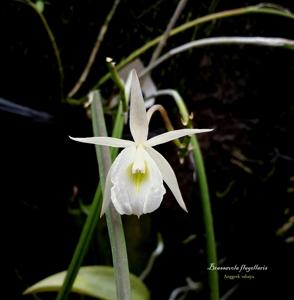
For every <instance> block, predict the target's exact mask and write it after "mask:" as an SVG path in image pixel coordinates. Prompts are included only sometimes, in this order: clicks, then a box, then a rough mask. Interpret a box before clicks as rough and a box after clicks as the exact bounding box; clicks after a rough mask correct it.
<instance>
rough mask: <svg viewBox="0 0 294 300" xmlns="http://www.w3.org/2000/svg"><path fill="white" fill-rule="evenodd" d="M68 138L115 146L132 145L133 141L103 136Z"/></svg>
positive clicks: (87, 142)
mask: <svg viewBox="0 0 294 300" xmlns="http://www.w3.org/2000/svg"><path fill="white" fill-rule="evenodd" d="M69 138H70V139H72V140H74V141H76V142H81V143H86V144H95V145H100V146H109V147H116V148H125V147H130V146H132V145H134V142H133V141H129V140H122V139H117V138H112V137H103V136H99V137H87V138H74V137H71V136H70V137H69Z"/></svg>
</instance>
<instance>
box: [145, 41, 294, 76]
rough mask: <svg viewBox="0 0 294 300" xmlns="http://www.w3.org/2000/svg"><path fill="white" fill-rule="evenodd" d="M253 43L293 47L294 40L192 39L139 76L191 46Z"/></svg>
mask: <svg viewBox="0 0 294 300" xmlns="http://www.w3.org/2000/svg"><path fill="white" fill-rule="evenodd" d="M232 44H237V45H254V46H266V47H285V48H290V49H292V50H293V49H294V48H293V47H294V41H293V40H289V39H283V38H273V37H269V38H265V37H240V36H234V37H226V36H225V37H224V36H222V37H212V38H204V39H201V40H196V41H192V42H189V43H186V44H183V45H181V46H179V47H176V48H173V49H171V50H170V51H168V52H167V53H165V54H164V55H162V56H161V57H160V58H159V59H157V60H156V61H154V62H153V63H152V64H150V65H149V66H148V67H147V68H145V69H144V70H143V71H142V72H141V73H140V74H139V77H142V76H145V75H146V74H147V73H149V72H150V71H151V70H153V69H154V68H156V67H158V66H159V65H160V64H162V63H163V62H164V61H166V60H167V59H169V58H171V57H172V56H174V55H176V54H179V53H182V52H184V51H187V50H190V49H192V48H199V47H207V46H213V45H232Z"/></svg>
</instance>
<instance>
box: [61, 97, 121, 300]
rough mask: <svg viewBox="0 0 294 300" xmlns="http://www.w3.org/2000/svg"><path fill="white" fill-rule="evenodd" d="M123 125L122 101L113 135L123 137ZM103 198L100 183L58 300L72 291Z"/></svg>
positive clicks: (112, 155) (112, 150)
mask: <svg viewBox="0 0 294 300" xmlns="http://www.w3.org/2000/svg"><path fill="white" fill-rule="evenodd" d="M123 125H124V124H123V112H122V104H121V103H120V105H119V108H118V111H117V114H116V119H115V123H114V127H113V133H112V136H113V137H117V138H119V137H121V135H122V131H123ZM117 151H118V149H117V148H112V149H111V157H112V159H114V158H115V157H116V155H117ZM101 199H102V191H101V185H100V183H99V185H98V187H97V190H96V193H95V196H94V200H93V204H92V205H91V208H90V211H89V215H88V217H87V219H86V222H85V225H84V227H83V230H82V232H81V235H80V239H79V242H78V244H77V246H76V249H75V251H74V255H73V258H72V260H71V262H70V265H69V267H68V271H67V273H66V277H65V280H64V282H63V285H62V288H61V290H60V291H59V294H58V296H57V298H56V300H66V299H67V298H68V295H69V293H70V291H71V287H72V285H73V283H74V280H75V278H76V276H77V273H78V271H79V268H80V266H81V264H82V262H83V259H84V257H85V255H86V253H87V252H88V248H89V245H90V241H91V240H92V236H93V234H94V230H95V228H96V226H97V223H98V220H99V216H100V211H101Z"/></svg>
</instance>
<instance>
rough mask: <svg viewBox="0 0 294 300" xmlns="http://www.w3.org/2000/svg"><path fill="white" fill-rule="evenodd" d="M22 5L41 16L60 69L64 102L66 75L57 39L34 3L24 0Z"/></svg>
mask: <svg viewBox="0 0 294 300" xmlns="http://www.w3.org/2000/svg"><path fill="white" fill-rule="evenodd" d="M19 2H20V3H25V4H27V5H28V6H29V7H31V8H32V9H33V10H34V11H35V12H36V14H37V15H38V16H39V18H40V20H41V22H42V24H43V26H44V29H45V31H46V33H47V35H48V38H49V40H50V44H51V46H52V50H53V53H54V56H55V59H56V63H57V67H58V72H59V78H60V98H61V102H63V101H64V91H63V89H64V73H63V66H62V62H61V57H60V52H59V49H58V46H57V43H56V41H55V37H54V34H53V32H52V30H51V28H50V26H49V24H48V22H47V20H46V18H45V16H44V15H43V13H42V11H41V10H40V9H39V7H38V6H36V5H35V4H34V3H32V2H31V1H29V0H24V1H19Z"/></svg>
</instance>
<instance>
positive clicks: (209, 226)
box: [157, 90, 219, 300]
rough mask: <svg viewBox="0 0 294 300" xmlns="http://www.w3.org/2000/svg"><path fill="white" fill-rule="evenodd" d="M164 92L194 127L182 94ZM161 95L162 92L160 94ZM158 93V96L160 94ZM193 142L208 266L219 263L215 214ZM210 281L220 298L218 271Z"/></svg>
mask: <svg viewBox="0 0 294 300" xmlns="http://www.w3.org/2000/svg"><path fill="white" fill-rule="evenodd" d="M162 94H168V95H170V96H172V97H173V99H174V100H175V102H176V104H177V106H178V109H179V112H180V115H181V117H182V120H187V123H186V124H185V125H186V126H187V127H189V128H193V125H192V120H191V118H190V117H189V113H188V110H187V107H186V104H185V102H184V100H183V98H182V97H181V95H180V94H179V93H178V92H177V93H175V92H170V91H169V90H168V93H166V91H162ZM159 95H160V94H159ZM159 95H157V96H159ZM190 142H191V144H192V148H193V150H192V151H193V158H194V164H195V168H197V172H198V183H199V189H200V199H201V204H202V215H203V222H204V228H205V235H206V257H207V266H209V265H210V264H211V263H213V264H214V265H217V251H216V242H215V236H214V228H213V216H212V212H211V206H210V198H209V190H208V184H207V178H206V172H205V166H204V162H203V158H202V154H201V150H200V147H199V144H198V141H197V138H196V136H195V135H192V136H191V141H190ZM208 282H209V287H210V300H219V282H218V271H217V270H215V271H210V272H209V273H208Z"/></svg>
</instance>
